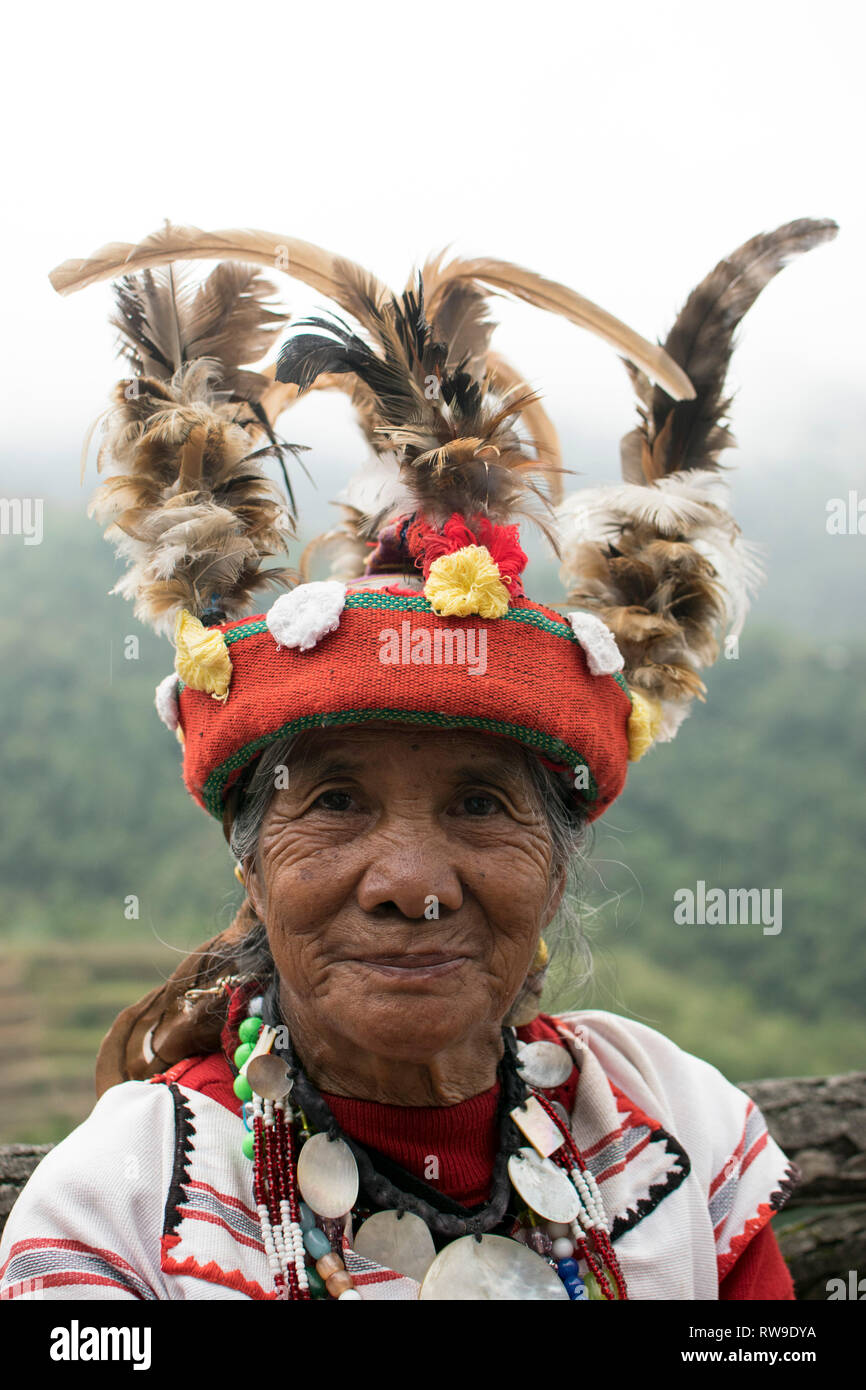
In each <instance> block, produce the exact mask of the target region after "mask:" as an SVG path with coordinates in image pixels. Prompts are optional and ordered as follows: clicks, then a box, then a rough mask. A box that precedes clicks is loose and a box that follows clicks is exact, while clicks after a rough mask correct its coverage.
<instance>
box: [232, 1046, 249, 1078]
mask: <svg viewBox="0 0 866 1390" xmlns="http://www.w3.org/2000/svg"><path fill="white" fill-rule="evenodd" d="M252 1050H253V1045H252V1043H241V1045H240V1047H236V1048H235V1066H236V1067H237V1069H238V1071H240V1069H241V1067H242V1066H243V1064H244V1062H245V1061H246V1060H247V1058H248V1057H249V1055H250V1053H251V1052H252Z"/></svg>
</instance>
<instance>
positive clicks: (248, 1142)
mask: <svg viewBox="0 0 866 1390" xmlns="http://www.w3.org/2000/svg"><path fill="white" fill-rule="evenodd" d="M241 1148H242V1149H243V1152H244V1158H250V1159H252V1158H255V1156H256V1136H255V1135H254V1134H245V1135H244V1142H243V1143H242V1144H241Z"/></svg>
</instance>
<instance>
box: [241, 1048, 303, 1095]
mask: <svg viewBox="0 0 866 1390" xmlns="http://www.w3.org/2000/svg"><path fill="white" fill-rule="evenodd" d="M246 1077H247V1081H248V1082H249V1083H250V1085H251V1086H252V1088H253V1090H254V1091H255V1093H256V1095H257V1096H262V1097H263V1098H264V1099H265V1100H282V1099H283V1097H284V1096H287V1095H288V1094H289V1091H290V1090H291V1089H292V1078H291V1077H290V1076H289V1069H288V1067H287V1066H286V1064H285V1062H284V1061H283V1060H282V1058H281V1057H275V1056H274V1054H273V1052H264V1053H262V1054H261V1055H260V1056H258V1057H251V1058H250V1060H249V1062H248V1063H247V1071H246Z"/></svg>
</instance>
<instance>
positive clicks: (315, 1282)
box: [307, 1265, 329, 1298]
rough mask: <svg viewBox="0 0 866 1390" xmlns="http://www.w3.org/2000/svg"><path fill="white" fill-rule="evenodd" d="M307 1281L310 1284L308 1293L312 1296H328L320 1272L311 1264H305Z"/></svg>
mask: <svg viewBox="0 0 866 1390" xmlns="http://www.w3.org/2000/svg"><path fill="white" fill-rule="evenodd" d="M307 1283H308V1284H309V1286H310V1293H311V1294H312V1295H313V1298H328V1297H329V1294H328V1290H327V1289H326V1288H325V1281H324V1279H323V1278H322V1276H321V1274H318V1273H317V1272H316V1270H315V1269H313V1268H312V1266H311V1265H307Z"/></svg>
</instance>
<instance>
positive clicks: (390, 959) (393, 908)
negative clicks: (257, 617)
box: [248, 728, 561, 1062]
mask: <svg viewBox="0 0 866 1390" xmlns="http://www.w3.org/2000/svg"><path fill="white" fill-rule="evenodd" d="M296 751H297V752H298V756H297V757H295V758H293V760H292V762H291V764H290V766H289V769H288V774H287V780H288V786H287V787H284V788H281V789H278V790H277V791H276V792H275V793H274V796H273V798H272V800H271V803H270V806H269V808H268V811H267V813H266V816H265V819H264V823H263V825H262V830H261V835H260V838H259V848H258V854H257V857H256V861H255V864H254V865H253V866H251V868H250V872H249V876H248V889H249V892H250V896H251V898H252V900H253V904H254V906H255V907H256V909H257V911H258V913H259V916H260V918H261V920H263V921H264V922H265V923H266V926H267V929H268V936H269V939H270V945H271V951H272V954H273V957H274V961H275V963H276V966H277V969H278V971H279V974H280V977H281V980H282V984H283V1004H284V1008H285V1010H286V1014H287V1018H288V1019H289V1021H290V1023H292V1022H293V1021H294V1022H297V1023H300V1024H302V1031H303V1032H304V1033H305V1034H306V1035H307V1036H315V1035H316V1034H317V1033H318V1034H320V1035H321V1030H328V1035H329V1036H330V1037H338V1038H339V1039H340V1040H341V1042H342V1045H343V1046H344V1047H345V1049H346V1050H347V1052H348V1051H350V1050H351V1049H352V1048H355V1049H357V1048H361V1049H363V1050H364V1051H365V1052H366V1053H373V1054H378V1055H380V1056H383V1057H390V1058H399V1059H404V1060H406V1061H416V1062H423V1061H424V1060H425V1059H426V1058H427V1057H429V1056H432V1055H434V1054H436V1053H438V1052H440V1051H441V1050H443V1049H445V1048H447V1047H449V1046H452V1045H455V1044H458V1043H462V1042H464V1041H465V1040H467V1039H471V1038H472V1036H473V1033H475V1032H477V1031H478V1030H479V1029H482V1030H483V1029H487V1030H489V1028H490V1027H491V1025H496V1026H498V1025H499V1023H500V1022H501V1020H502V1019H503V1018H504V1016H505V1014H506V1013H507V1012H508V1009H509V1008H510V1006H511V1004H512V1002H513V1001H514V999H515V998H516V996H517V994H518V992H519V990H520V988H521V986H522V984H523V980H524V978H525V976H526V973H527V970H528V968H529V966H530V963H531V961H532V958H533V956H534V954H535V951H536V948H537V944H538V937H539V934H540V932H541V931H542V930H543V928H544V927H545V926H546V925H547V924H548V922H549V921H550V919H551V917H552V915H553V912H554V911H555V908H556V905H557V903H558V897H559V893H558V891H557V889H559V890H560V891H561V884H556V885H552V884H551V841H550V835H549V831H548V828H547V822H546V820H545V817H544V814H543V810H542V807H541V805H540V803H539V798H538V794H537V792H536V791H534V789H533V788H532V786H531V784H530V783H529V781H528V779H527V776H526V762H525V755H524V754H523V752H522V751H521V750H520V749H519V748H517V747H516V746H515V745H511V744H509V743H507V742H506V741H505V740H502V739H497V738H494V737H490V736H486V735H475V734H472V733H465V732H462V731H459V732H438V731H427V730H424V731H417V730H406V729H399V728H362V729H352V730H346V731H345V732H340V733H334V732H332V731H324V730H323V731H316V732H314V733H310V734H308V735H305V737H304V740H303V743H302V744H299V745H298V746H297V750H296ZM283 780H286V778H285V777H284V778H283Z"/></svg>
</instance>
